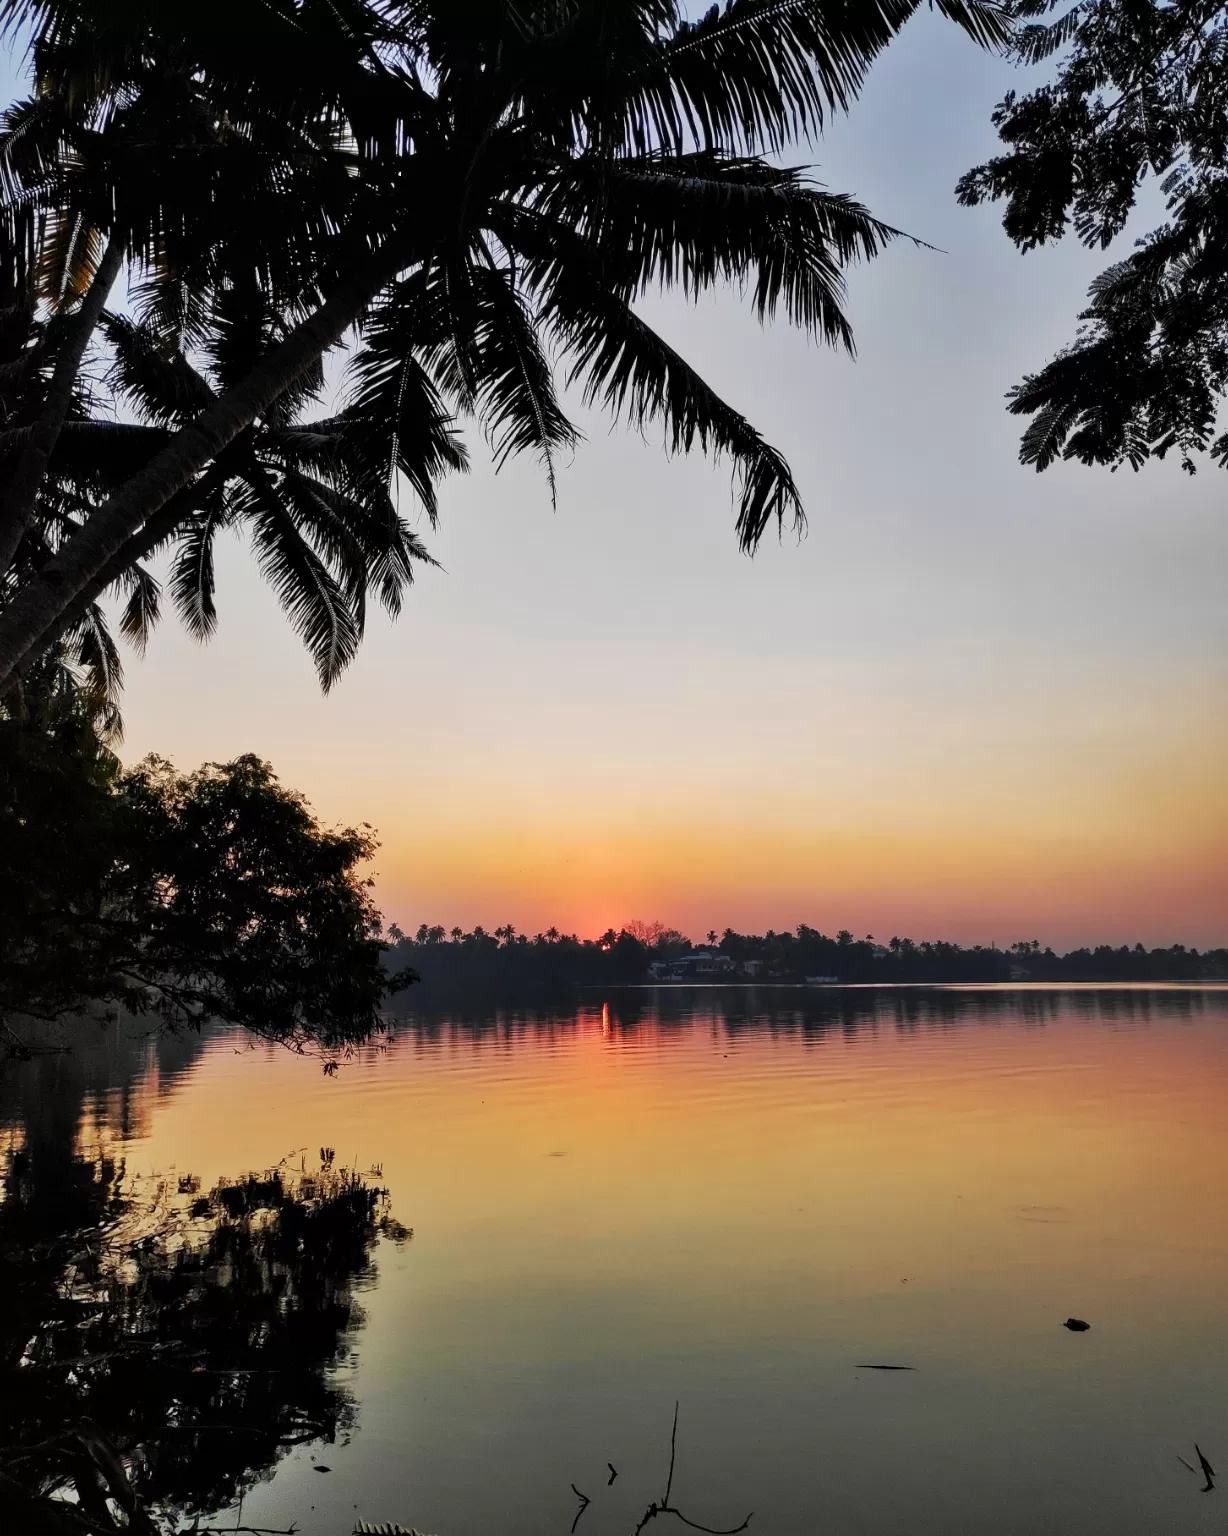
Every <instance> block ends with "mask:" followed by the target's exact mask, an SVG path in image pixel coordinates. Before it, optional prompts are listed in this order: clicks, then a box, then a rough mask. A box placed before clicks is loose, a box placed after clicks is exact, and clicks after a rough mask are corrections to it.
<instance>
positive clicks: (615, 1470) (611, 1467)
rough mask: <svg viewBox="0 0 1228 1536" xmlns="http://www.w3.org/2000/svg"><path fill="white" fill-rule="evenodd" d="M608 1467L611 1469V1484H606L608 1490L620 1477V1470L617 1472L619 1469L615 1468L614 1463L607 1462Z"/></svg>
mask: <svg viewBox="0 0 1228 1536" xmlns="http://www.w3.org/2000/svg"><path fill="white" fill-rule="evenodd" d="M606 1466H607V1467H609V1469H610V1482H609V1483H607V1484H606V1487H607V1488H608V1487H609V1486H610V1483H612V1482H613V1481H614V1479H615V1478H616V1477H617V1476H618V1470H617V1468H616V1467H615V1465H614V1463H613V1462H612V1461H607V1462H606Z"/></svg>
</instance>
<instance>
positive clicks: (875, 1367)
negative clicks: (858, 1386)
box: [853, 1323, 1087, 1371]
mask: <svg viewBox="0 0 1228 1536" xmlns="http://www.w3.org/2000/svg"><path fill="white" fill-rule="evenodd" d="M1083 1326H1084V1327H1086V1326H1087V1324H1086V1323H1085V1324H1084V1325H1083ZM853 1369H854V1370H855V1371H915V1370H916V1369H917V1367H916V1366H915V1365H865V1364H862V1363H858V1364H857V1365H855V1366H854V1367H853Z"/></svg>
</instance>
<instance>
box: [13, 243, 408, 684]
mask: <svg viewBox="0 0 1228 1536" xmlns="http://www.w3.org/2000/svg"><path fill="white" fill-rule="evenodd" d="M409 262H410V258H409V257H408V256H407V254H406V249H405V243H404V242H403V241H402V240H394V241H390V242H389V243H388V244H387V245H385V246H384V247H383V248H382V249H381V250H378V251H376V252H374V253H373V254H372V255H371V256H370V257H369V258H368V260H367V261H366V262H365V263H363V265H362V267H361V268H360V270H359V271H358V272H357V273H356V274H355V275H354V276H353V277H351V278H350V279H349V280H347V281H346V282H344V283H342V284H341V286H340V287H339V288H337V289H336V291H335V292H334V293H333V294H332V295H331V296H330V297H329V298H328V299H327V300H326V301H325V302H324V303H323V304H322V305H321V306H320V308H319V309H318V310H316V311H315V313H314V314H312V315H310V316H309V317H308V318H307V319H306V320H304V321H302V322H301V323H300V324H299V325H297V326H296V327H295V328H294V330H292V331H291V332H290V333H289V335H288V336H287V337H286V339H285V340H284V341H283V342H282V343H281V344H280V345H279V346H277V347H275V348H274V349H273V350H272V351H271V352H270V353H268V355H267V356H266V357H265V358H264V359H263V360H262V361H261V362H260V363H259V364H257V366H256V367H255V368H253V370H252V371H251V373H250V374H248V376H247V378H246V379H244V381H243V382H242V383H241V384H237V385H235V387H234V388H233V389H230V390H227V391H226V393H225V394H224V395H220V396H219V397H218V398H217V400H216V401H214V403H213V404H212V405H211V406H209V407H208V409H207V410H204V411H202V412H201V413H200V415H199V416H197V418H196V419H195V421H192V422H189V423H188V425H187V426H186V427H183V428H181V429H180V431H178V432H177V433H176V434H175V436H174V437H173V438H172V439H171V440H170V442H169V443H168V444H167V445H166V447H165V448H163V449H162V451H161V452H160V453H158V454H156V455H155V456H154V457H153V458H152V459H151V460H150V461H149V463H148V464H147V465H146V466H145V467H144V469H142V470H141V471H140V472H139V473H137V474H135V475H134V476H133V477H132V479H131V480H129V481H128V483H127V484H126V485H124V486H122V487H121V488H120V489H119V490H118V491H117V492H116V493H115V494H114V495H113V496H111V497H110V498H109V499H108V500H107V501H106V502H104V503H103V505H102V506H101V507H99V509H98V511H97V512H95V513H94V514H93V516H92V517H91V518H90V519H89V521H88V522H87V523H85V524H84V526H83V527H82V528H81V530H80V532H78V533H76V534H74V535H73V537H72V538H71V539H69V540H68V541H67V542H66V543H65V545H64V546H63V548H62V549H60V550H59V551H58V552H57V554H56V555H54V556H53V558H52V559H50V560H48V561H47V563H46V565H44V566H43V567H42V569H41V570H40V571H39V572H38V574H37V576H35V577H34V578H33V579H32V580H31V581H30V582H28V583H27V584H26V586H24V587H23V588H22V589H21V590H20V591H19V592H18V593H17V595H16V596H15V597H14V598H13V600H12V602H11V603H10V604H9V605H8V607H7V608H5V609H4V610H3V611H0V692H2V691H3V690H4V688H5V687H6V685H7V684H8V682H9V680H10V679H11V678H12V677H13V676H14V675H15V674H16V672H17V671H18V669H19V668H20V667H21V666H22V665H23V664H24V663H25V661H26V659H27V658H28V657H30V656H32V655H34V654H37V653H38V652H40V651H43V650H45V649H46V648H47V647H48V646H49V645H52V644H54V643H55V641H56V640H58V639H59V638H60V636H61V635H62V634H63V633H64V631H65V629H66V628H67V627H68V625H69V624H70V623H71V622H72V616H73V615H75V613H76V612H77V608H76V604H77V601H78V599H79V598H80V597H81V596H82V594H83V593H85V592H86V590H87V589H88V588H89V587H90V584H91V583H92V582H94V581H96V580H97V579H98V578H99V577H100V576H102V575H103V573H104V572H106V571H107V569H108V567H109V566H110V564H111V562H112V561H113V560H114V559H115V557H116V556H117V555H118V554H119V553H120V551H121V550H122V549H123V547H124V545H125V543H126V542H127V540H128V539H130V538H131V537H132V536H133V535H134V534H136V533H137V532H138V531H139V530H140V529H141V528H142V527H143V526H144V524H145V523H146V521H147V520H148V519H149V518H151V517H152V516H153V515H154V513H156V512H158V511H159V510H160V509H161V508H163V507H164V506H166V504H167V503H168V502H169V501H170V499H171V497H172V496H174V495H176V493H177V492H179V491H181V490H183V489H184V488H185V487H187V486H189V485H190V484H191V483H192V481H193V479H194V478H195V477H196V475H198V474H199V473H200V471H201V470H203V469H204V468H205V467H206V465H208V464H209V463H210V462H211V461H212V460H213V459H214V458H215V457H216V456H217V455H218V454H219V453H220V452H221V451H222V449H223V448H225V447H226V445H227V444H228V443H231V442H233V441H234V439H235V438H236V437H238V435H239V434H240V433H241V432H243V431H245V430H246V428H247V427H249V426H250V425H251V424H252V422H253V421H254V420H255V419H256V418H257V417H258V416H259V415H260V414H261V413H262V412H263V411H266V410H267V409H268V408H269V406H270V405H271V404H272V403H273V402H274V401H275V400H276V399H277V398H278V396H279V395H281V394H282V393H283V391H285V390H286V389H288V388H289V387H290V385H292V384H293V383H295V381H296V380H297V379H299V378H300V377H301V376H302V375H303V374H304V373H305V372H306V371H307V369H308V368H310V367H311V366H312V364H313V363H315V362H316V360H317V359H318V358H320V357H321V356H322V355H323V354H324V353H325V352H327V351H328V349H329V348H330V347H333V346H335V345H336V344H337V342H339V341H340V340H341V338H342V337H343V336H344V335H345V333H346V331H348V330H349V329H350V327H351V326H353V325H354V324H355V323H356V322H357V321H358V320H360V319H361V318H362V316H363V314H364V312H365V311H366V309H367V306H368V305H369V304H370V303H371V301H372V299H374V298H375V296H376V295H377V294H378V293H379V291H380V289H381V288H383V287H384V286H385V285H386V284H387V283H389V282H391V280H392V279H393V278H394V277H395V276H396V275H397V273H398V272H399V271H401V270H402V269H403V268H404V267H405V266H407V265H409Z"/></svg>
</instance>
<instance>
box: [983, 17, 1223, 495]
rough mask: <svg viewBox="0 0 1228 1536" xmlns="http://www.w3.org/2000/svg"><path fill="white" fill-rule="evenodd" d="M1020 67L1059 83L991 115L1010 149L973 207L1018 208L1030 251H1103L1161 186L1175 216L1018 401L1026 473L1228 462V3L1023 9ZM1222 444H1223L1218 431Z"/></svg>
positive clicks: (991, 166) (1102, 291) (1115, 277)
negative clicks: (1036, 69) (1065, 241)
mask: <svg viewBox="0 0 1228 1536" xmlns="http://www.w3.org/2000/svg"><path fill="white" fill-rule="evenodd" d="M1013 9H1014V13H1015V15H1016V16H1017V18H1018V19H1019V21H1020V23H1021V25H1020V26H1019V28H1018V30H1017V31H1016V34H1015V37H1014V40H1013V43H1012V48H1013V51H1014V54H1015V56H1016V58H1017V60H1018V61H1019V62H1020V63H1022V64H1038V63H1041V62H1044V61H1049V60H1052V59H1055V58H1056V59H1058V60H1059V64H1058V68H1057V70H1056V74H1055V77H1054V78H1053V79H1052V80H1050V81H1049V82H1048V83H1046V84H1045V85H1043V86H1041V87H1040V88H1039V89H1037V90H1034V91H1031V92H1029V93H1027V94H1026V95H1022V96H1021V95H1017V94H1016V93H1015V92H1011V93H1010V94H1009V95H1008V96H1007V97H1006V98H1005V100H1004V101H1003V102H1002V103H1001V104H1000V105H999V107H998V108H997V111H996V112H995V114H994V124H995V126H996V127H997V129H998V132H999V134H1000V136H1001V138H1002V140H1003V143H1004V145H1005V146H1006V152H1005V153H1004V154H1002V155H1000V156H998V157H997V158H995V159H993V160H990V161H989V162H988V163H987V164H985V165H982V166H979V167H977V168H976V169H974V170H971V171H969V172H968V173H967V175H965V176H964V177H963V179H962V180H961V182H960V183H959V187H958V189H957V190H958V196H959V197H960V200H961V201H962V202H964V203H966V204H976V203H982V202H985V201H987V200H991V199H1004V200H1005V204H1006V207H1005V212H1004V216H1003V225H1004V227H1005V229H1006V232H1007V234H1008V235H1009V236H1010V238H1011V239H1012V240H1013V241H1014V242H1015V243H1016V244H1017V245H1018V246H1019V247H1020V248H1021V249H1023V250H1029V249H1031V248H1032V247H1034V246H1039V245H1042V244H1044V243H1045V242H1047V241H1052V240H1057V239H1060V238H1061V237H1062V236H1063V235H1064V234H1065V233H1066V232H1067V230H1068V229H1073V231H1074V233H1075V235H1076V236H1077V238H1078V239H1079V240H1081V241H1082V242H1083V243H1084V244H1085V245H1088V246H1090V247H1105V246H1107V245H1109V244H1110V242H1111V241H1113V240H1114V239H1115V238H1116V237H1117V236H1118V235H1119V234H1121V232H1122V231H1123V229H1124V228H1125V226H1126V222H1127V220H1128V218H1129V217H1130V215H1131V213H1132V211H1133V210H1134V208H1135V205H1136V201H1137V199H1138V196H1139V192H1140V188H1141V187H1142V185H1143V183H1144V181H1145V180H1146V179H1147V178H1148V177H1155V178H1158V185H1159V188H1160V191H1161V193H1162V195H1163V197H1164V199H1165V202H1166V207H1167V214H1168V217H1167V220H1166V221H1165V222H1164V223H1163V224H1162V225H1160V226H1159V227H1158V228H1156V229H1155V230H1153V231H1152V232H1151V233H1150V234H1148V235H1147V236H1146V237H1145V238H1143V239H1141V240H1139V241H1138V242H1137V245H1136V247H1135V249H1134V250H1133V251H1132V252H1131V254H1130V255H1129V256H1127V257H1126V258H1125V259H1124V260H1122V261H1118V262H1114V263H1113V264H1112V265H1111V266H1109V267H1108V268H1107V269H1106V270H1105V271H1104V272H1102V273H1101V274H1100V275H1099V276H1098V277H1097V279H1096V280H1095V282H1094V283H1093V284H1092V288H1091V293H1090V300H1091V302H1090V305H1089V307H1088V308H1087V310H1086V311H1085V312H1084V313H1083V315H1082V317H1081V320H1082V325H1081V328H1080V331H1079V334H1078V337H1077V339H1076V340H1075V342H1074V343H1073V344H1072V345H1071V346H1070V347H1068V348H1067V349H1066V350H1064V351H1063V352H1061V353H1060V354H1059V355H1058V356H1057V357H1055V358H1054V359H1053V360H1052V361H1051V362H1050V363H1048V364H1047V365H1046V366H1045V367H1044V368H1043V369H1041V371H1040V372H1039V373H1036V374H1033V375H1031V376H1029V377H1028V378H1026V379H1025V380H1024V381H1023V382H1022V383H1021V384H1020V385H1018V386H1017V387H1016V388H1015V389H1014V390H1012V392H1011V395H1010V401H1011V406H1010V408H1011V410H1012V411H1013V412H1015V413H1016V414H1019V415H1027V416H1031V417H1032V418H1033V419H1032V421H1031V423H1030V424H1029V426H1028V428H1027V430H1026V432H1025V434H1024V437H1023V442H1022V448H1021V457H1022V459H1023V462H1024V463H1026V464H1032V465H1034V466H1035V467H1036V468H1037V469H1038V470H1043V469H1045V468H1047V467H1048V466H1049V465H1050V464H1052V463H1053V462H1054V461H1055V460H1056V459H1058V458H1059V457H1061V458H1067V459H1078V460H1080V461H1082V462H1083V463H1085V464H1110V465H1113V466H1117V465H1120V464H1130V465H1131V466H1132V467H1133V468H1135V469H1138V468H1140V467H1141V466H1142V464H1143V463H1145V462H1146V460H1147V459H1149V458H1151V457H1153V456H1154V457H1156V458H1163V457H1164V456H1165V455H1166V454H1169V453H1175V454H1177V455H1178V456H1179V457H1180V461H1181V463H1182V465H1183V466H1184V467H1185V468H1186V469H1187V470H1189V471H1190V472H1193V470H1194V468H1195V462H1196V458H1197V456H1198V455H1199V454H1201V453H1204V452H1207V451H1209V452H1210V454H1211V456H1212V458H1213V459H1215V460H1218V461H1219V462H1220V463H1221V464H1228V433H1220V432H1218V417H1219V409H1220V402H1221V399H1222V397H1223V395H1224V392H1225V389H1226V388H1228V8H1226V7H1225V6H1224V4H1223V0H1075V3H1073V4H1071V3H1070V0H1016V3H1015V5H1014V7H1013ZM1217 434H1218V435H1217Z"/></svg>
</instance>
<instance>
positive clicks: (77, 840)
mask: <svg viewBox="0 0 1228 1536" xmlns="http://www.w3.org/2000/svg"><path fill="white" fill-rule="evenodd" d="M27 703H28V705H29V708H28V710H27V714H26V717H25V718H14V717H12V716H11V715H10V716H9V717H7V718H6V717H4V716H3V715H0V1028H3V1029H4V1030H5V1031H6V1032H7V1033H8V1035H9V1038H10V1041H11V1042H12V1043H14V1044H16V1045H18V1046H19V1045H20V1043H21V1037H20V1034H19V1033H18V1032H17V1031H15V1030H14V1029H13V1025H12V1022H11V1021H12V1019H13V1016H14V1015H27V1016H30V1015H33V1016H37V1017H45V1018H48V1017H49V1018H56V1017H62V1016H64V1015H65V1014H68V1013H71V1012H74V1011H76V1010H79V1009H82V1008H86V1007H89V1006H91V1005H101V1006H103V1007H110V1008H121V1007H122V1008H126V1009H130V1010H133V1011H135V1012H137V1013H149V1014H152V1015H154V1016H155V1017H157V1018H158V1019H160V1020H162V1021H163V1022H165V1023H167V1024H169V1025H172V1026H181V1025H198V1024H200V1023H202V1022H203V1021H204V1020H206V1019H209V1018H221V1019H228V1020H231V1021H233V1022H236V1023H240V1024H242V1025H244V1026H245V1027H247V1028H248V1029H250V1030H252V1031H253V1032H255V1033H257V1034H260V1035H263V1036H265V1037H267V1038H269V1039H274V1040H279V1041H284V1042H286V1043H288V1044H290V1045H293V1046H296V1047H298V1048H300V1049H302V1048H306V1047H307V1046H309V1045H317V1044H318V1045H321V1046H322V1047H323V1048H324V1049H325V1050H326V1051H328V1052H335V1051H337V1050H339V1049H343V1048H344V1047H345V1046H346V1045H348V1044H351V1043H353V1042H356V1041H360V1040H363V1039H365V1038H367V1037H368V1036H369V1035H370V1033H371V1032H372V1030H373V1029H375V1028H377V1027H378V1025H379V1017H380V1007H381V1004H382V1002H383V1000H384V998H385V997H386V996H387V995H388V994H389V992H390V991H392V990H396V989H398V988H399V987H401V986H403V985H405V984H407V983H408V982H409V981H410V980H412V979H413V978H412V973H409V972H406V973H403V974H401V975H399V976H393V977H390V976H389V975H388V973H387V972H386V970H385V967H384V964H383V955H384V951H385V949H386V948H387V946H386V945H385V944H384V943H383V942H382V940H381V938H380V930H381V922H380V916H379V913H378V912H377V911H376V909H375V906H374V904H373V902H372V899H371V892H370V885H371V881H370V880H369V879H368V878H364V877H363V875H362V874H361V873H360V869H361V866H362V864H363V863H364V862H365V861H366V860H368V859H369V858H370V857H371V855H372V853H373V852H374V850H375V846H376V845H375V842H374V839H373V837H372V835H371V833H370V831H369V829H359V830H354V829H343V830H339V831H334V830H329V829H326V828H324V827H321V825H320V824H319V822H318V821H317V820H316V818H315V816H314V815H313V813H312V811H311V809H310V807H309V806H308V805H307V804H306V802H305V801H304V799H303V798H302V796H301V795H298V794H296V793H294V792H293V791H291V790H287V789H285V788H283V787H282V785H281V784H279V783H278V781H277V779H276V777H275V776H274V774H273V772H272V770H271V769H270V768H269V766H268V765H267V764H266V763H262V762H260V761H259V760H258V759H257V758H254V757H250V756H248V757H240V758H237V759H236V760H235V761H234V762H231V763H226V764H209V765H206V766H205V767H203V768H200V769H198V770H197V771H196V772H194V773H190V774H181V773H178V772H176V771H175V770H174V769H173V768H172V767H171V765H170V764H169V763H167V762H165V761H162V760H159V759H155V758H150V759H148V760H146V761H145V762H144V763H142V764H141V765H140V766H139V767H138V768H137V769H136V770H134V771H132V772H128V773H125V772H123V771H122V770H121V768H120V766H119V764H118V762H117V761H116V759H115V758H114V757H113V755H112V754H111V753H110V751H109V749H107V748H106V747H105V746H104V745H103V744H102V743H101V741H100V740H99V739H98V735H97V732H96V729H95V725H94V722H93V721H92V720H91V719H90V718H89V716H88V714H87V711H86V707H85V704H84V702H83V700H82V698H81V697H80V695H79V694H77V693H75V692H74V691H73V690H71V689H64V690H61V691H59V692H56V691H52V690H48V691H47V692H46V693H45V694H44V695H43V696H42V697H41V698H39V699H35V700H33V701H27ZM6 1021H10V1022H6Z"/></svg>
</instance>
